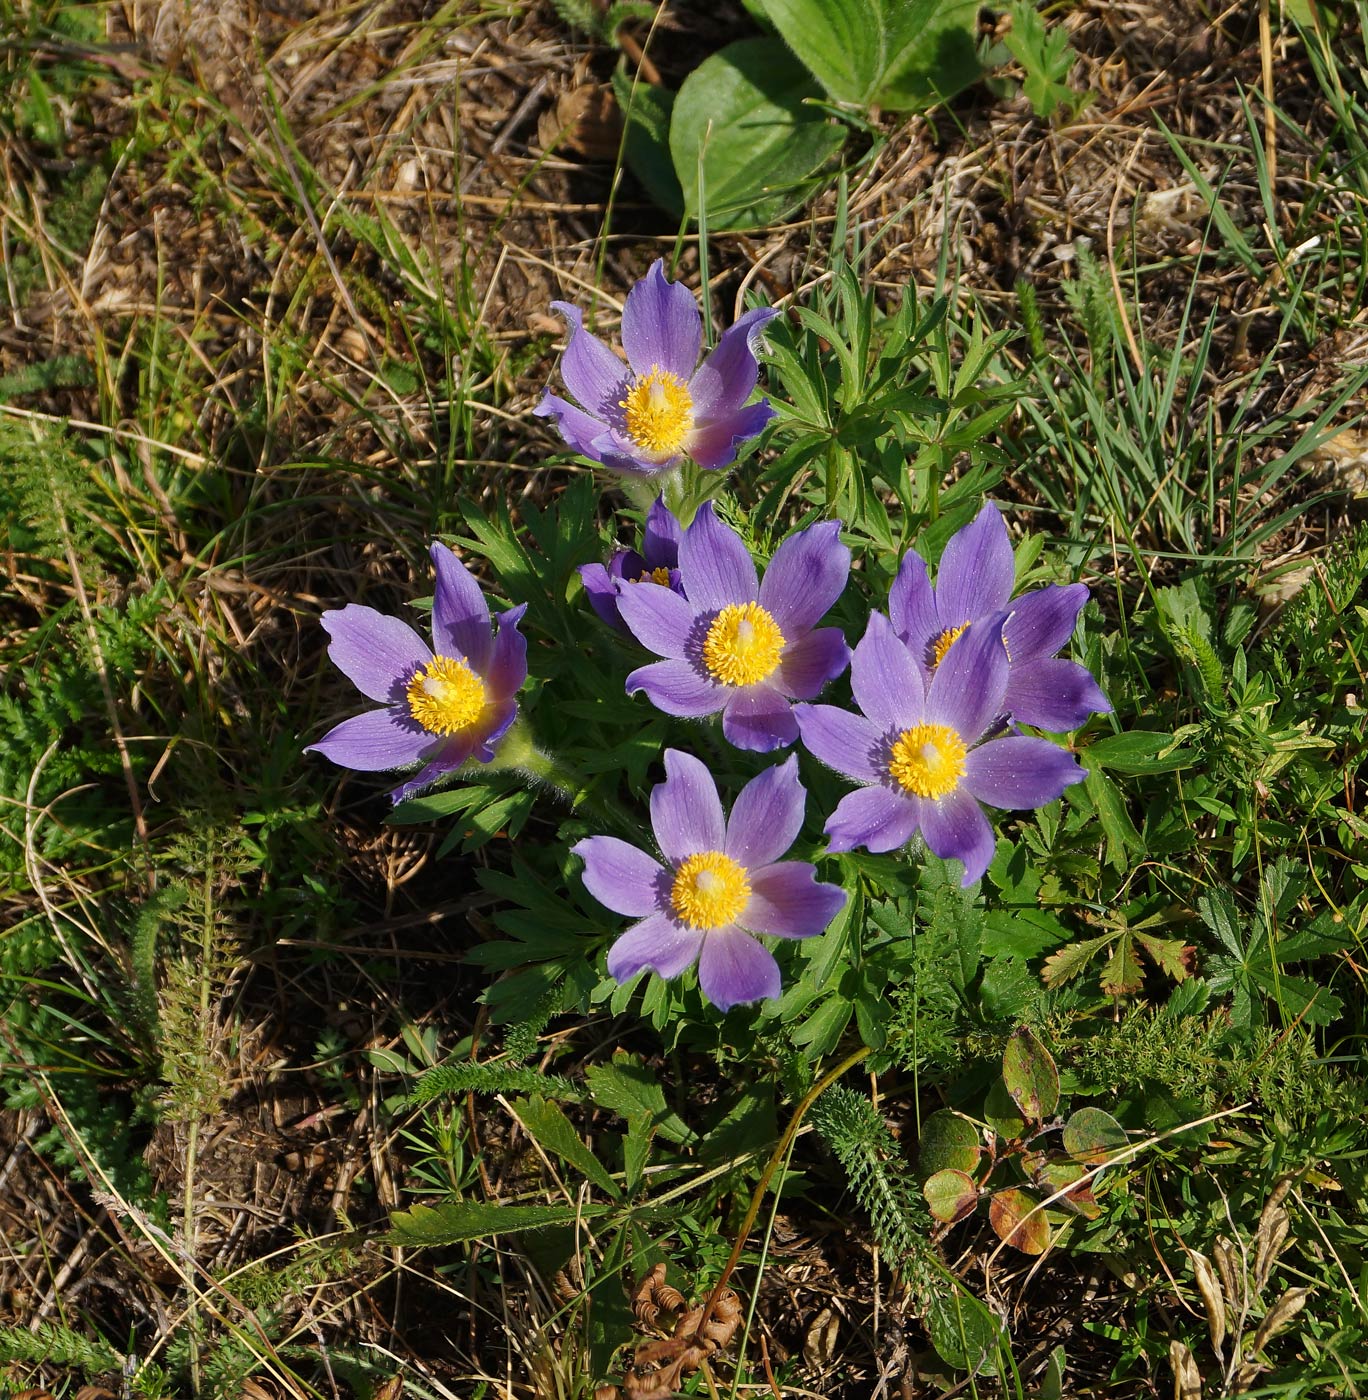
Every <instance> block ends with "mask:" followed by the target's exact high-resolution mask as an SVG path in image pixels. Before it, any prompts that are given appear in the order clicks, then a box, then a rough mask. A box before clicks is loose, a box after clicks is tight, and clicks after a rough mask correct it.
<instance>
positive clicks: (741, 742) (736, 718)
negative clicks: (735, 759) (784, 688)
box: [722, 683, 798, 753]
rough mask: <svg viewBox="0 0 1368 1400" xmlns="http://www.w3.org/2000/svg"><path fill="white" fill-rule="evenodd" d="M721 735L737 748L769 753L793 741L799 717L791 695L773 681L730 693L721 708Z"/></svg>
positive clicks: (796, 732)
mask: <svg viewBox="0 0 1368 1400" xmlns="http://www.w3.org/2000/svg"><path fill="white" fill-rule="evenodd" d="M722 737H723V738H724V739H726V741H727V742H728V743H729V744H734V745H735V746H736V747H737V748H738V749H749V750H750V751H751V752H752V753H770V752H772V751H773V750H774V749H782V748H783V747H785V745H787V744H791V743H793V741H794V740H795V739H796V738H797V737H798V721H797V720H795V719H794V718H793V708H792V706H790V704H789V702H788V697H787V696H786V695H784V694H783V693H782V692H780V691H778V690H776V689H775V688H774V687H773V686H772V685H765V684H763V683H761V684H759V685H748V686H745V687H743V688H741V689H739V690H734V691H732V693H731V698H730V699H729V700H728V701H727V703H726V706H725V707H724V708H723V710H722Z"/></svg>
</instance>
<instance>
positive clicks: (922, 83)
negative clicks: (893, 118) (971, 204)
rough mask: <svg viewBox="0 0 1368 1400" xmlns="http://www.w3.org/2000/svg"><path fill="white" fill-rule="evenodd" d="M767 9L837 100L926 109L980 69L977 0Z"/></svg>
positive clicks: (834, 1)
mask: <svg viewBox="0 0 1368 1400" xmlns="http://www.w3.org/2000/svg"><path fill="white" fill-rule="evenodd" d="M765 12H766V14H767V15H768V16H769V18H770V20H771V21H772V22H773V24H774V26H775V28H776V29H778V31H779V32H780V34H782V35H783V36H784V39H785V41H786V42H787V43H788V45H789V46H790V47H791V48H792V49H793V51H794V53H796V54H797V55H798V57H799V58H800V59H802V61H803V62H804V63H805V64H806V65H807V67H808V68H809V70H811V72H812V73H814V74H815V75H816V77H817V81H818V82H820V83H821V84H822V86H823V87H824V88H825V89H826V91H827V94H828V96H830V97H833V98H835V99H836V100H837V101H838V102H852V103H856V104H858V105H859V106H861V107H872V106H879V107H887V108H891V109H892V110H894V111H899V112H903V111H910V110H912V109H914V108H918V107H929V106H931V105H932V104H934V103H936V102H940V101H944V100H945V99H946V98H949V97H953V96H954V95H955V94H956V93H957V92H960V91H962V90H963V89H964V88H966V87H968V86H969V84H970V83H972V82H973V81H974V80H975V79H976V78H977V77H978V76H979V73H980V72H981V71H982V70H981V67H980V64H979V60H978V54H977V52H976V39H977V32H978V12H979V3H978V0H765Z"/></svg>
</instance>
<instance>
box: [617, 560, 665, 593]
mask: <svg viewBox="0 0 1368 1400" xmlns="http://www.w3.org/2000/svg"><path fill="white" fill-rule="evenodd" d="M627 582H628V583H659V584H662V585H663V586H664V587H666V588H668V587H669V586H670V571H669V569H667V568H666V567H665V566H664V565H663V564H662V565H661V566H660V568H658V569H647V570H646V572H645V573H644V574H642V575H641V576H640V577H639V578H633V579H628V580H627Z"/></svg>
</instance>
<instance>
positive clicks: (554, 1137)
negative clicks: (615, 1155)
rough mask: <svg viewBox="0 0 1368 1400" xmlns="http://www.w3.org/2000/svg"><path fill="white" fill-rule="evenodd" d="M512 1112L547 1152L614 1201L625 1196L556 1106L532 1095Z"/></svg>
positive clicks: (515, 1105)
mask: <svg viewBox="0 0 1368 1400" xmlns="http://www.w3.org/2000/svg"><path fill="white" fill-rule="evenodd" d="M513 1111H514V1112H515V1113H516V1114H517V1115H518V1118H519V1119H520V1120H521V1121H522V1125H523V1127H524V1128H526V1129H527V1131H528V1133H530V1134H531V1136H532V1137H533V1138H535V1139H536V1141H537V1142H538V1143H539V1144H540V1145H541V1147H542V1148H543V1149H544V1150H545V1151H546V1152H548V1153H550V1154H551V1155H552V1156H555V1157H559V1158H560V1159H561V1160H562V1161H563V1162H568V1163H569V1164H570V1165H571V1166H572V1167H574V1169H575V1170H576V1171H577V1172H579V1174H580V1175H581V1176H582V1177H585V1178H586V1179H587V1180H589V1181H592V1182H593V1183H594V1185H595V1186H597V1187H598V1188H599V1189H600V1190H602V1191H606V1192H607V1193H608V1195H610V1196H611V1197H612V1198H613V1199H614V1200H617V1199H618V1198H619V1197H620V1196H621V1195H622V1189H621V1187H619V1186H618V1184H617V1182H616V1181H614V1180H613V1177H612V1174H611V1173H610V1172H609V1171H608V1168H607V1167H605V1166H604V1165H603V1163H602V1162H600V1161H599V1159H598V1158H597V1157H596V1156H595V1155H594V1154H593V1153H592V1152H591V1151H590V1150H589V1149H588V1148H587V1147H586V1146H585V1145H584V1143H583V1142H582V1141H581V1139H580V1135H579V1134H578V1133H577V1132H576V1131H575V1128H574V1125H573V1124H572V1123H571V1122H570V1120H569V1119H568V1118H567V1117H566V1116H565V1114H564V1113H562V1112H561V1110H560V1108H559V1107H558V1106H557V1105H556V1104H554V1103H549V1102H548V1101H547V1100H546V1099H544V1098H542V1097H541V1096H540V1095H539V1094H533V1095H532V1096H531V1097H530V1098H526V1099H514V1100H513Z"/></svg>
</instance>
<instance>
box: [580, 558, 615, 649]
mask: <svg viewBox="0 0 1368 1400" xmlns="http://www.w3.org/2000/svg"><path fill="white" fill-rule="evenodd" d="M579 576H580V582H581V583H583V584H584V592H585V596H586V597H587V598H588V599H589V606H590V607H591V608H593V610H594V611H595V612H596V613H597V614H598V616H599V619H600V621H602V622H606V623H607V624H608V626H609V627H612V628H613V629H615V630H616V631H618V632H625V631H626V630H627V624H626V623H625V622H623V620H622V616H621V614H620V613H619V612H618V603H617V586H616V585H615V584H614V582H613V577H612V575H611V574H610V573H609V572H608V570H607V569H606V568H604V566H603V565H602V564H581V565H580V566H579Z"/></svg>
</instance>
